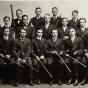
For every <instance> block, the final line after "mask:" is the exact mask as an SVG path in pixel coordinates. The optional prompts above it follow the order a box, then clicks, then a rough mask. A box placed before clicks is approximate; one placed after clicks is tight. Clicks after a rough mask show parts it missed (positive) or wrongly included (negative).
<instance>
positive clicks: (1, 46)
mask: <svg viewBox="0 0 88 88" xmlns="http://www.w3.org/2000/svg"><path fill="white" fill-rule="evenodd" d="M2 34H3V36H2V38H0V69H1V70H0V72H1V73H0V74H1V76H0V78H1V81H2V83H4V74H6V73H5V65H6V64H8V62H7V61H8V59H9V58H10V59H11V46H12V42H13V40H12V38H10V36H9V35H10V30H9V28H5V29H3V33H2Z"/></svg>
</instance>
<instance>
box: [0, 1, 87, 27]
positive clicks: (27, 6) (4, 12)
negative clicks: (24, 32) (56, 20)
mask: <svg viewBox="0 0 88 88" xmlns="http://www.w3.org/2000/svg"><path fill="white" fill-rule="evenodd" d="M10 4H12V5H13V10H14V15H15V11H16V10H17V9H22V10H23V14H27V15H28V16H29V20H30V18H32V17H34V16H35V8H36V7H41V8H42V16H44V14H46V13H49V14H50V15H51V16H52V12H51V10H52V7H54V6H56V7H58V10H59V13H58V15H60V14H61V13H62V17H67V18H68V19H69V20H70V19H71V13H72V11H73V10H78V11H79V18H80V17H85V18H86V20H87V23H86V26H87V27H88V0H59V1H56V0H52V1H0V13H1V14H0V16H1V18H0V23H1V25H2V26H3V17H4V16H10V17H11V9H10ZM15 18H16V16H15Z"/></svg>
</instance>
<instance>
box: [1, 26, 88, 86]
mask: <svg viewBox="0 0 88 88" xmlns="http://www.w3.org/2000/svg"><path fill="white" fill-rule="evenodd" d="M42 32H43V31H42V29H41V28H40V29H38V30H37V31H36V37H35V38H33V39H32V40H29V39H28V38H26V37H25V36H26V31H25V30H24V29H21V30H20V31H19V36H20V37H19V38H16V39H14V40H12V39H11V38H10V37H9V34H10V31H9V29H8V28H5V29H4V31H3V37H2V38H0V65H1V67H2V71H1V74H2V75H1V80H2V82H4V79H3V74H4V67H5V65H6V64H9V63H12V64H14V67H15V70H14V74H15V86H16V87H17V86H18V78H19V68H20V67H23V66H24V68H26V65H30V66H28V67H29V71H28V72H29V77H28V78H29V84H30V85H31V86H33V85H34V82H33V73H34V72H35V73H36V74H35V76H36V78H37V83H38V84H40V76H39V74H40V75H41V76H42V78H43V79H46V80H48V81H49V84H50V85H52V84H53V78H54V74H55V73H56V74H57V75H56V78H57V81H58V84H59V85H62V82H61V79H62V77H63V74H64V68H65V69H66V74H67V76H68V78H69V80H68V82H67V83H66V84H67V85H69V84H71V82H72V79H73V77H74V78H75V82H74V84H73V86H77V85H78V83H79V81H78V78H79V74H80V73H79V67H80V65H82V67H83V69H82V70H85V73H84V79H83V81H82V83H81V84H82V85H84V84H85V81H86V74H87V68H86V67H87V62H88V53H87V49H88V48H87V47H88V40H87V35H86V37H84V38H83V39H82V38H79V37H76V35H75V34H76V31H75V29H74V28H70V31H69V32H70V36H69V38H67V39H65V40H62V39H60V38H58V31H57V30H56V29H53V30H52V32H51V36H52V37H51V38H50V39H48V40H46V39H44V38H42ZM84 51H85V52H84ZM41 63H42V64H43V65H44V66H42V64H41ZM80 63H81V64H80ZM42 67H45V68H46V69H47V70H46V69H45V68H42ZM40 68H42V71H41V70H40ZM34 69H36V70H38V71H39V72H38V71H36V70H34Z"/></svg>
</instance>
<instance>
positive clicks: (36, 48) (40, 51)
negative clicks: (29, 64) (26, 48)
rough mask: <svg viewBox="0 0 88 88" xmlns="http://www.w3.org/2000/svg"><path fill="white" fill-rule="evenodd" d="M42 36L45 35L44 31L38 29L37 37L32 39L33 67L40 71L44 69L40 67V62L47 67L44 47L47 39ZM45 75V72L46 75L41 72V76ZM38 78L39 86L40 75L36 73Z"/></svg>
mask: <svg viewBox="0 0 88 88" xmlns="http://www.w3.org/2000/svg"><path fill="white" fill-rule="evenodd" d="M42 34H43V31H42V29H38V30H37V31H36V37H35V38H34V39H32V51H33V52H32V57H33V65H34V67H35V68H36V69H38V70H39V69H40V68H41V67H42V66H41V65H40V63H39V61H42V63H43V64H44V65H46V59H45V51H44V45H45V42H46V39H44V38H42ZM42 70H43V69H42ZM43 72H44V71H43ZM44 74H45V72H44V73H41V72H40V75H41V76H43V75H44ZM36 76H37V82H38V84H40V79H39V73H37V72H36ZM43 79H44V77H43Z"/></svg>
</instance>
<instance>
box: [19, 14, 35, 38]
mask: <svg viewBox="0 0 88 88" xmlns="http://www.w3.org/2000/svg"><path fill="white" fill-rule="evenodd" d="M21 28H22V29H24V30H25V31H26V38H29V39H32V38H34V36H35V29H34V27H31V26H29V25H28V16H27V15H23V16H22V25H21V26H20V27H18V28H17V37H19V31H20V30H21Z"/></svg>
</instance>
